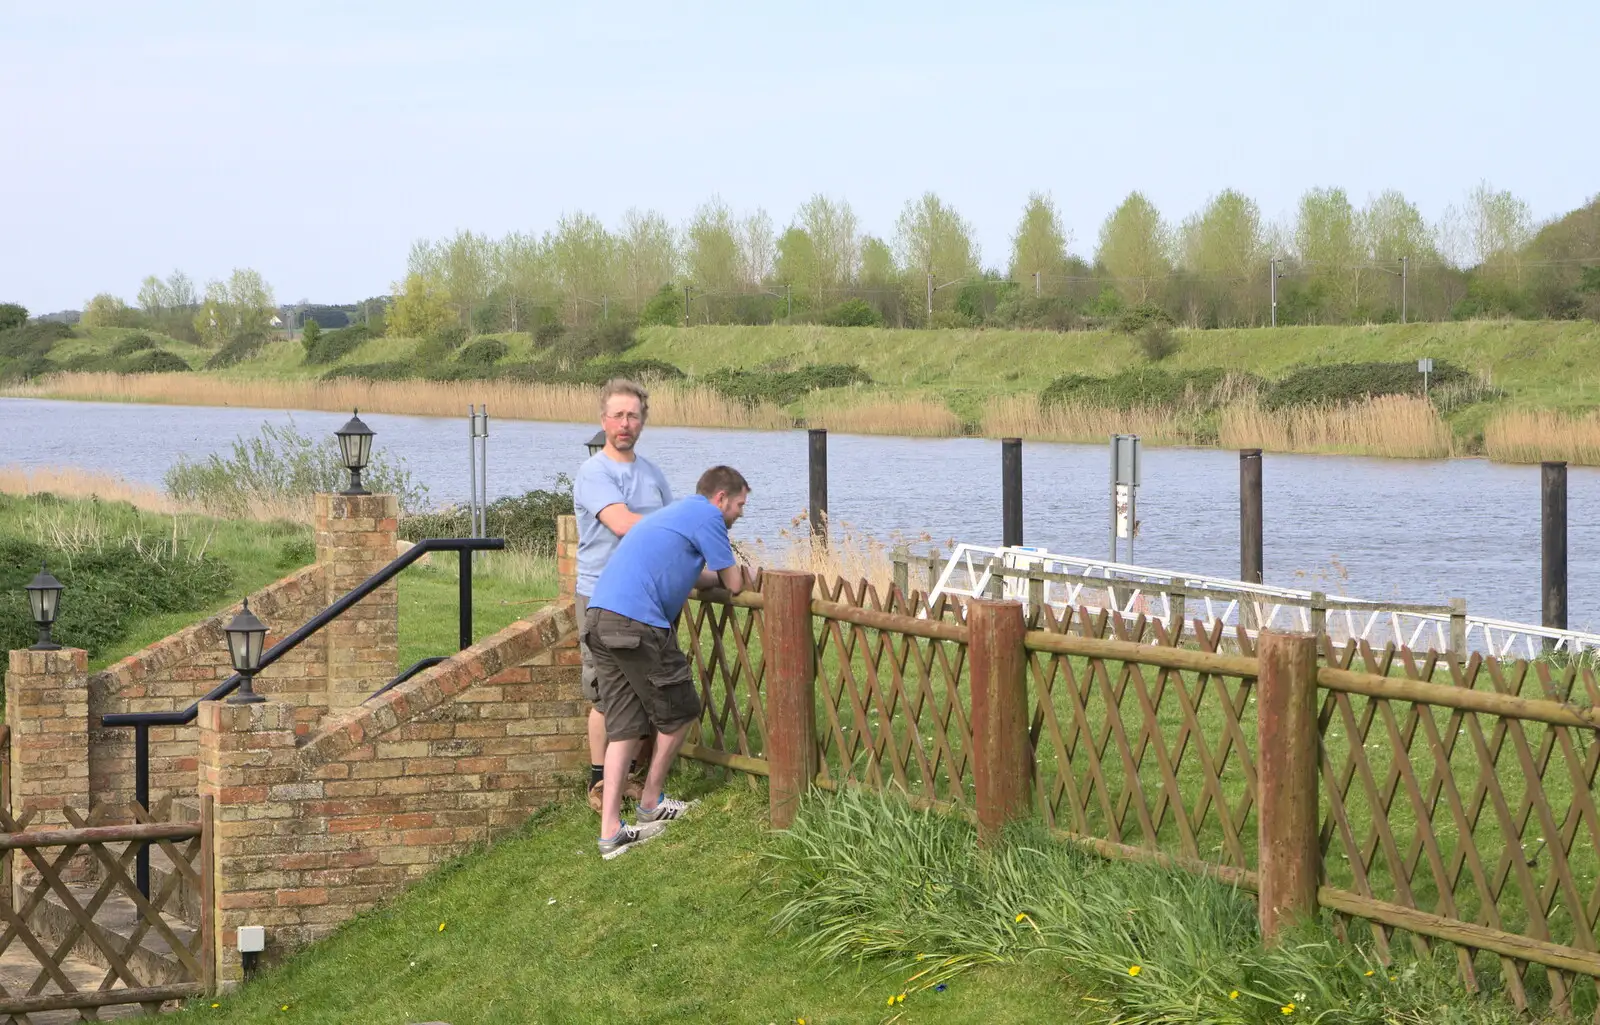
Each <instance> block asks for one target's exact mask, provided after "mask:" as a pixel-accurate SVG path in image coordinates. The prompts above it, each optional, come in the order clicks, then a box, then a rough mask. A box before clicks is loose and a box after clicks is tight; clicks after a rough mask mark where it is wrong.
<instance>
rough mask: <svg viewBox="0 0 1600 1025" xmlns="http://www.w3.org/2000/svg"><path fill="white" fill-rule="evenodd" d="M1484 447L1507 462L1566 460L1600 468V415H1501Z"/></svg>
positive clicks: (1485, 434)
mask: <svg viewBox="0 0 1600 1025" xmlns="http://www.w3.org/2000/svg"><path fill="white" fill-rule="evenodd" d="M1483 447H1484V450H1485V451H1486V452H1487V453H1488V456H1489V458H1490V459H1497V460H1500V461H1501V462H1506V463H1537V462H1540V461H1542V460H1546V459H1565V460H1566V461H1567V462H1569V463H1577V464H1579V465H1583V466H1600V413H1587V414H1585V415H1583V416H1565V415H1563V414H1561V413H1549V412H1542V411H1537V410H1527V409H1519V410H1514V411H1512V412H1509V413H1501V414H1500V415H1499V416H1497V417H1495V418H1494V419H1493V420H1490V421H1489V423H1488V425H1487V426H1486V427H1485V428H1484V429H1483Z"/></svg>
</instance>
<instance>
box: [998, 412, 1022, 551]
mask: <svg viewBox="0 0 1600 1025" xmlns="http://www.w3.org/2000/svg"><path fill="white" fill-rule="evenodd" d="M1000 520H1001V538H1002V540H1001V544H1003V545H1005V546H1006V547H1007V548H1015V547H1017V546H1018V545H1020V544H1022V439H1021V438H1002V439H1001V441H1000Z"/></svg>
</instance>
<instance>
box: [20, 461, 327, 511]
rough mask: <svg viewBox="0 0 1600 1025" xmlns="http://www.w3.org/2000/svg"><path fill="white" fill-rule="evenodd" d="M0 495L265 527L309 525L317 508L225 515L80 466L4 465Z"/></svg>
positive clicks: (261, 507)
mask: <svg viewBox="0 0 1600 1025" xmlns="http://www.w3.org/2000/svg"><path fill="white" fill-rule="evenodd" d="M0 494H5V495H17V496H20V497H24V498H25V497H27V496H29V495H42V494H51V495H55V496H56V497H57V498H71V499H88V498H95V499H99V500H100V501H102V502H126V503H128V504H129V505H131V506H133V507H134V508H135V509H140V510H143V511H144V512H152V513H158V514H160V515H163V516H181V515H191V516H216V517H221V518H224V519H228V518H232V519H248V520H253V521H257V522H261V523H273V522H276V521H279V520H288V521H290V522H293V523H310V522H311V518H312V503H311V501H310V500H309V499H307V500H305V501H299V500H291V499H282V500H273V499H270V498H260V499H257V500H256V501H254V502H253V503H251V504H250V505H249V506H247V507H245V508H243V509H241V510H232V509H229V510H224V509H221V508H219V507H218V506H216V505H214V504H211V503H207V502H192V501H186V500H184V499H181V498H174V497H172V496H171V495H169V494H167V493H166V492H165V491H162V490H161V489H159V488H153V487H150V486H149V485H146V484H135V483H134V482H132V481H129V480H126V479H125V478H122V477H119V476H117V475H115V474H110V473H100V472H97V471H95V470H84V469H80V468H78V467H76V466H0Z"/></svg>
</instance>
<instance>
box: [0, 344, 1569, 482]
mask: <svg viewBox="0 0 1600 1025" xmlns="http://www.w3.org/2000/svg"><path fill="white" fill-rule="evenodd" d="M88 334H89V336H90V337H87V338H75V339H71V340H69V341H67V342H63V343H60V344H59V345H58V347H57V349H56V350H52V351H51V354H50V359H51V360H52V361H55V362H56V363H58V364H59V365H62V366H65V365H66V364H67V363H69V362H71V358H72V357H82V356H83V355H84V354H85V353H86V352H90V351H92V349H93V347H94V346H99V347H101V348H103V349H105V350H107V351H109V350H110V348H111V347H113V346H114V345H115V343H116V341H118V340H119V339H120V338H121V337H122V335H124V334H126V332H117V331H90V332H88ZM1175 334H1176V337H1177V339H1178V347H1177V350H1176V352H1175V353H1174V354H1173V355H1171V356H1169V357H1167V358H1166V359H1165V360H1163V361H1162V362H1161V363H1160V364H1159V365H1157V366H1158V367H1159V369H1161V370H1165V371H1168V372H1171V373H1185V372H1194V371H1204V370H1220V371H1225V372H1230V373H1238V374H1252V375H1255V376H1256V377H1258V378H1261V379H1264V380H1267V381H1272V380H1276V379H1280V378H1282V377H1284V376H1285V375H1286V374H1287V373H1289V372H1290V371H1291V369H1292V368H1295V367H1300V366H1305V365H1308V364H1328V363H1347V362H1385V361H1388V362H1393V361H1409V360H1415V359H1417V358H1419V357H1423V356H1428V357H1431V358H1434V359H1436V360H1440V361H1449V362H1451V363H1453V364H1456V365H1458V366H1460V367H1462V368H1464V369H1465V370H1467V371H1468V372H1470V373H1471V374H1473V375H1475V376H1476V378H1477V379H1478V380H1479V381H1480V382H1481V383H1482V384H1483V385H1487V386H1491V387H1492V388H1493V389H1497V390H1498V392H1499V393H1500V394H1499V395H1498V396H1495V395H1492V394H1491V395H1490V396H1489V397H1488V398H1487V399H1486V400H1481V401H1476V400H1475V401H1464V402H1455V401H1451V400H1450V399H1449V397H1448V396H1446V397H1443V398H1441V397H1439V396H1436V400H1437V401H1435V402H1434V403H1431V404H1430V403H1424V402H1422V401H1420V400H1407V399H1405V398H1403V397H1392V398H1390V399H1388V400H1385V401H1379V402H1374V403H1371V404H1366V405H1360V404H1358V405H1356V406H1354V407H1346V408H1345V409H1343V410H1333V409H1327V408H1322V407H1316V408H1292V409H1267V408H1265V407H1263V406H1262V405H1261V404H1259V403H1257V402H1255V401H1254V399H1253V398H1252V396H1251V395H1249V394H1241V395H1239V396H1238V397H1237V398H1232V399H1228V400H1226V401H1223V402H1221V403H1213V404H1211V405H1208V406H1207V408H1203V409H1202V408H1199V406H1197V405H1195V404H1193V403H1187V404H1186V403H1184V402H1179V403H1175V404H1167V405H1159V406H1138V405H1134V406H1132V407H1130V406H1128V405H1126V404H1123V405H1121V406H1118V407H1109V406H1105V405H1099V404H1096V403H1095V402H1093V401H1086V400H1083V399H1074V400H1071V401H1068V402H1065V403H1062V404H1057V405H1054V406H1051V407H1048V408H1044V407H1042V406H1041V403H1040V401H1039V398H1040V395H1041V393H1042V392H1043V390H1044V389H1045V388H1046V387H1047V386H1048V385H1049V384H1050V383H1051V382H1052V381H1053V380H1055V379H1056V378H1058V377H1060V376H1061V375H1064V374H1085V375H1090V376H1094V377H1110V376H1112V375H1114V374H1116V373H1118V372H1119V371H1123V370H1127V369H1129V368H1139V367H1147V366H1151V364H1149V362H1148V361H1147V360H1146V359H1145V357H1144V356H1143V355H1142V354H1141V353H1140V352H1139V349H1138V345H1137V343H1136V341H1135V339H1134V338H1132V337H1131V336H1128V335H1125V334H1120V333H1116V332H1107V331H1094V332H1070V333H1064V334H1063V333H1051V332H1037V331H975V330H950V331H896V330H887V329H874V328H826V327H818V326H796V327H784V326H774V327H698V328H684V329H679V328H661V327H652V328H645V329H642V330H641V331H640V332H639V333H638V342H637V344H636V345H635V346H634V347H633V348H632V349H630V350H629V351H628V352H627V353H626V354H625V356H624V357H623V358H625V359H628V360H644V359H652V360H660V361H663V362H666V363H670V364H672V365H673V366H676V367H678V368H679V369H681V370H682V371H684V372H685V373H686V374H688V375H689V381H688V382H687V383H686V382H662V383H661V384H659V385H658V386H657V387H656V388H655V395H656V398H655V400H654V401H653V403H652V413H653V416H654V419H655V422H656V423H658V424H684V425H697V426H717V427H747V428H756V429H771V428H783V427H788V426H792V425H793V424H795V423H797V422H804V423H806V424H809V425H812V426H827V427H829V428H831V429H834V430H840V431H854V432H862V433H887V434H920V435H929V436H949V435H955V434H961V433H981V434H984V435H988V436H1001V435H1010V434H1019V435H1022V436H1024V437H1031V438H1039V439H1046V440H1064V441H1096V442H1098V441H1099V440H1101V439H1102V438H1104V437H1105V436H1106V435H1107V434H1108V433H1111V432H1113V431H1123V430H1132V431H1136V432H1138V433H1140V434H1142V435H1143V436H1144V437H1145V438H1146V439H1147V440H1148V441H1150V442H1151V443H1154V444H1217V445H1222V446H1224V447H1241V446H1248V445H1260V446H1262V447H1265V448H1268V449H1272V450H1280V451H1282V450H1288V451H1329V452H1360V453H1369V454H1379V455H1420V456H1438V455H1448V454H1468V453H1474V452H1480V451H1481V452H1487V454H1489V455H1490V456H1491V457H1492V458H1497V459H1506V460H1515V461H1527V460H1531V459H1537V458H1558V457H1565V458H1568V459H1571V460H1573V461H1576V462H1600V414H1596V413H1594V412H1592V411H1593V410H1595V409H1596V407H1597V406H1600V373H1596V372H1595V371H1593V370H1591V369H1590V368H1592V367H1596V366H1600V327H1597V326H1596V325H1595V324H1593V323H1590V322H1586V321H1584V322H1576V321H1575V322H1529V321H1514V322H1513V321H1493V322H1489V321H1485V322H1466V323H1446V324H1412V325H1406V326H1400V325H1375V326H1365V327H1285V328H1278V329H1260V328H1255V329H1238V330H1229V329H1224V330H1211V331H1178V332H1176V333H1175ZM493 337H495V338H498V339H499V340H501V341H502V342H504V343H505V345H506V347H507V352H506V354H505V355H504V356H503V357H502V358H501V359H500V360H499V362H498V363H497V365H496V366H497V367H498V368H503V367H507V366H512V365H515V364H519V363H522V364H526V363H528V362H529V361H530V360H532V359H534V358H535V357H536V356H537V355H538V349H537V347H536V346H535V343H534V342H533V340H532V339H531V338H530V337H529V336H528V335H525V334H509V335H496V336H493ZM160 346H161V347H162V348H163V349H164V350H166V351H170V352H172V353H173V354H175V355H177V356H179V357H181V358H183V359H184V360H186V361H187V362H189V363H190V365H191V366H194V367H197V368H198V367H200V366H202V365H203V364H204V362H205V359H206V357H207V351H206V350H203V349H199V348H197V347H195V346H190V345H185V344H182V343H177V342H172V341H170V340H164V341H161V342H160ZM416 349H417V343H416V342H415V341H414V340H408V339H397V338H378V339H372V340H368V341H366V342H364V343H363V344H361V345H360V346H359V347H358V348H356V349H355V350H354V351H352V352H350V353H348V354H347V355H345V356H344V357H343V358H341V359H340V360H338V361H337V362H336V363H334V364H315V365H308V364H306V363H305V362H304V359H303V355H304V353H303V350H302V348H301V346H300V345H299V343H298V342H293V341H279V342H273V343H270V344H268V345H266V346H265V347H263V348H262V349H261V350H260V351H259V352H258V353H257V354H256V355H254V356H253V357H251V358H249V359H247V360H245V361H244V362H241V363H239V364H236V365H234V366H232V367H228V368H226V369H222V370H217V371H209V372H206V373H205V374H204V375H203V376H201V375H198V374H197V375H195V376H194V377H193V378H190V377H189V376H188V375H182V374H174V375H132V376H118V375H102V374H93V375H71V376H62V377H57V378H55V379H53V380H48V381H44V382H38V383H33V384H25V385H14V386H11V387H9V388H8V389H6V391H5V393H6V394H20V395H41V396H45V395H48V396H58V397H67V398H82V399H91V398H102V399H113V400H121V401H169V402H184V403H201V404H215V403H228V404H241V405H242V404H249V405H262V406H274V407H299V408H320V409H342V408H348V407H350V406H352V405H356V404H358V403H359V404H360V405H362V406H363V407H364V408H369V409H372V410H374V411H385V412H394V413H418V414H439V415H444V414H448V415H455V414H458V413H459V412H460V409H461V407H462V406H464V405H465V404H466V403H467V402H469V401H487V402H489V403H490V405H491V406H493V407H494V408H495V409H496V411H497V412H498V413H499V414H500V415H502V416H509V417H514V418H526V419H548V420H579V421H582V420H588V419H591V418H592V412H593V410H592V388H589V387H586V386H572V385H527V384H520V383H516V382H512V381H506V380H500V381H492V380H483V381H441V382H430V381H423V380H406V381H374V382H365V381H359V380H349V379H345V380H338V381H328V382H322V381H321V380H320V378H321V377H322V375H323V374H325V373H327V372H328V371H329V370H330V369H332V370H338V369H340V368H349V367H352V366H362V365H373V364H393V363H396V362H404V361H405V360H407V359H408V358H410V357H412V356H413V354H414V353H415V351H416ZM58 353H59V355H58ZM823 363H848V364H856V365H859V366H860V367H861V368H862V369H863V370H865V371H866V373H867V374H869V375H870V376H871V378H872V382H873V383H872V384H870V385H857V386H850V387H844V388H831V389H826V390H820V391H813V392H809V393H807V394H804V395H802V396H800V397H799V398H797V399H795V400H794V401H792V402H789V403H788V404H787V405H784V406H781V407H779V406H777V405H774V404H771V403H760V404H757V405H755V406H747V405H745V404H744V403H741V402H738V401H734V400H730V399H728V398H726V397H724V396H722V395H721V394H719V393H717V392H716V391H714V390H712V389H710V388H707V387H704V386H702V385H699V384H696V383H694V382H695V381H696V380H698V379H703V378H704V377H705V376H706V375H707V374H710V373H712V372H715V371H719V370H728V369H736V370H756V371H760V370H773V369H780V370H781V369H797V368H801V367H804V366H807V365H813V364H823ZM1585 414H1587V415H1585Z"/></svg>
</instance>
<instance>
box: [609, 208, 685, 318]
mask: <svg viewBox="0 0 1600 1025" xmlns="http://www.w3.org/2000/svg"><path fill="white" fill-rule="evenodd" d="M617 271H618V285H619V287H620V289H621V291H622V293H623V294H624V295H626V296H627V297H628V301H629V302H630V303H631V304H632V305H633V308H634V309H636V310H637V309H640V308H642V307H643V306H644V304H645V303H646V302H647V301H648V300H649V298H650V297H651V296H652V295H654V294H655V293H656V291H657V290H659V289H660V288H661V286H662V285H665V284H667V283H669V282H671V281H673V280H674V279H676V278H677V276H678V234H677V232H675V231H673V230H672V225H670V224H668V223H667V219H666V218H665V217H663V216H661V215H660V214H659V213H657V212H655V211H654V210H646V211H640V210H629V211H628V212H627V213H626V214H624V215H623V216H622V230H621V231H620V232H618V234H617Z"/></svg>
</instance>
